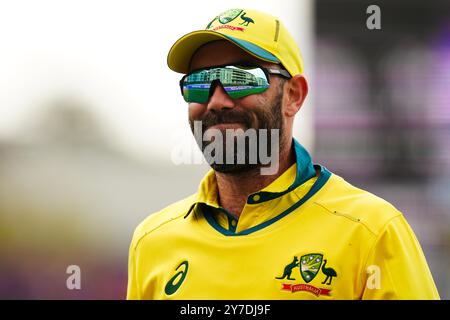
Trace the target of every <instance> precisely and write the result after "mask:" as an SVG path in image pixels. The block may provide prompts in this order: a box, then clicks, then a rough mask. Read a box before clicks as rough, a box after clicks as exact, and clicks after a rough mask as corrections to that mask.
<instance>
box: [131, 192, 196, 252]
mask: <svg viewBox="0 0 450 320" xmlns="http://www.w3.org/2000/svg"><path fill="white" fill-rule="evenodd" d="M196 199H197V194H193V195H191V196H189V197H186V198H184V199H182V200H180V201H177V202H175V203H172V204H170V205H168V206H167V207H165V208H164V209H162V210H160V211H158V212H155V213H152V214H150V215H149V216H148V217H147V218H145V219H144V220H143V221H142V222H141V223H140V224H139V225H138V226H137V227H136V229H135V230H134V234H133V242H134V243H135V245H137V242H138V241H139V240H140V239H141V238H142V237H144V236H145V235H147V234H149V233H151V232H152V231H154V230H156V229H158V228H160V227H161V226H163V225H165V224H166V223H170V222H172V221H175V220H178V219H183V217H184V216H185V215H186V214H187V212H188V211H189V209H190V208H191V206H192V205H193V204H194V203H195V201H196Z"/></svg>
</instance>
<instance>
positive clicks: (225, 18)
mask: <svg viewBox="0 0 450 320" xmlns="http://www.w3.org/2000/svg"><path fill="white" fill-rule="evenodd" d="M242 11H243V10H242V9H230V10H227V11H225V12H223V13H221V14H220V15H218V16H217V17H215V18H214V19H213V20H212V21H211V22H210V23H208V26H207V27H206V29H209V28H211V25H212V24H213V22H214V21H216V20H219V22H220V23H221V24H226V23H229V22H231V21H233V20H234V19H236V18H237V17H239V15H240V14H241V13H242Z"/></svg>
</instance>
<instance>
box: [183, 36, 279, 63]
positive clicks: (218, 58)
mask: <svg viewBox="0 0 450 320" xmlns="http://www.w3.org/2000/svg"><path fill="white" fill-rule="evenodd" d="M242 61H246V62H251V63H255V64H258V65H260V66H263V67H271V66H276V64H274V63H270V62H267V61H263V60H260V59H258V58H256V57H254V56H252V55H251V54H249V53H248V52H246V51H244V50H243V49H241V48H239V47H238V46H237V45H235V44H232V43H231V42H229V41H226V40H219V41H214V42H209V43H207V44H205V45H203V46H201V47H200V48H199V49H197V51H196V52H195V53H194V55H193V56H192V59H191V62H190V65H189V70H195V69H200V68H207V67H211V66H218V65H224V64H232V63H236V62H242Z"/></svg>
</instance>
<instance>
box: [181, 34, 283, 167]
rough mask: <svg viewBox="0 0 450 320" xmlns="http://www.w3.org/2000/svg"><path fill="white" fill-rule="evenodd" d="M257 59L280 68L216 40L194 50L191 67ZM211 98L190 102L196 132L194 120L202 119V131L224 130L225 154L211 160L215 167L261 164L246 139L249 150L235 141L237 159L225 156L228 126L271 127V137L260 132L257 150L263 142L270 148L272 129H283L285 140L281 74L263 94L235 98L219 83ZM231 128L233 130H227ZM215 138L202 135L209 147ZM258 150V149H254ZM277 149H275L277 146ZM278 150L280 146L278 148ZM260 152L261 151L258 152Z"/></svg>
mask: <svg viewBox="0 0 450 320" xmlns="http://www.w3.org/2000/svg"><path fill="white" fill-rule="evenodd" d="M244 61H245V62H249V63H253V64H256V65H259V66H262V67H273V68H277V65H276V64H273V63H269V62H265V61H262V60H259V59H257V58H255V57H253V56H251V55H250V54H248V53H247V52H245V51H244V50H242V49H240V48H239V47H237V46H235V45H233V44H231V43H230V42H228V41H215V42H212V43H209V44H206V45H204V46H203V47H201V48H200V49H199V50H197V52H196V53H195V54H194V56H193V57H192V60H191V65H190V70H195V69H200V68H207V67H213V66H218V65H226V64H239V63H242V62H244ZM212 90H213V91H212V94H211V96H210V99H209V100H208V101H207V102H206V103H193V102H192V103H189V123H190V125H191V129H192V131H193V133H194V121H201V123H202V132H205V131H206V130H210V129H215V130H220V132H221V133H222V136H223V137H224V139H223V148H224V150H225V151H224V157H223V161H222V162H221V163H215V162H213V163H211V167H212V168H213V169H214V170H216V171H219V172H224V173H241V172H246V171H249V170H252V169H254V168H258V167H260V166H261V164H260V163H259V160H258V162H257V163H253V162H252V161H250V160H249V152H250V150H251V148H250V147H249V145H248V143H251V141H249V139H247V141H246V145H245V150H239V148H238V146H236V143H235V141H234V143H233V144H234V147H233V150H234V157H233V161H232V162H229V161H227V160H226V159H225V153H226V152H227V150H229V148H230V145H229V144H227V143H226V141H225V136H226V130H227V129H232V130H237V129H242V130H243V131H246V130H248V129H254V130H255V131H256V132H259V130H260V129H267V136H268V138H267V139H261V137H260V136H259V135H257V141H256V144H257V146H256V150H259V148H261V145H262V144H266V146H264V148H267V149H264V150H269V152H270V151H272V150H270V149H271V148H270V146H271V140H272V139H273V137H272V136H271V129H279V131H278V133H279V135H280V137H279V139H278V140H279V141H280V142H281V141H283V140H282V138H283V137H282V135H283V130H282V129H283V116H282V100H283V80H282V78H281V77H278V76H271V77H270V86H269V88H268V89H267V90H266V91H264V92H263V93H261V94H253V95H249V96H246V97H243V98H239V99H232V98H231V97H229V96H228V94H227V93H226V92H225V91H224V89H223V88H222V87H221V85H219V84H217V85H216V86H215V87H213V89H212ZM227 131H230V130H227ZM210 143H212V141H204V140H203V139H202V143H201V146H200V147H201V149H202V151H205V148H206V147H207V146H208V144H210ZM253 150H255V149H253ZM273 151H275V150H273ZM276 151H277V152H278V148H277V150H276ZM238 152H245V163H243V164H238V163H237V159H236V158H237V153H238ZM258 154H259V152H258Z"/></svg>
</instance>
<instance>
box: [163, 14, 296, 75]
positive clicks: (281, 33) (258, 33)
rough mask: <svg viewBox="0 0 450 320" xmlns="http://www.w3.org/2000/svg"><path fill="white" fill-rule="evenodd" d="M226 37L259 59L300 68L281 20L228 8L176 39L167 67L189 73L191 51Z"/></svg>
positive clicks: (294, 49)
mask: <svg viewBox="0 0 450 320" xmlns="http://www.w3.org/2000/svg"><path fill="white" fill-rule="evenodd" d="M216 40H228V41H230V42H232V43H234V44H235V45H237V46H239V47H240V48H242V49H243V50H245V51H247V52H248V53H250V54H251V55H253V56H255V57H256V58H258V59H261V60H264V61H268V62H273V63H281V64H282V65H283V66H284V67H285V68H286V70H287V71H288V72H289V73H290V74H291V76H295V75H297V74H301V73H302V72H303V60H302V57H301V54H300V50H299V49H298V46H297V44H296V43H295V41H294V39H293V38H292V36H291V35H290V34H289V32H288V30H287V29H286V28H285V27H284V25H283V23H282V22H281V21H280V20H279V19H278V18H276V17H273V16H271V15H269V14H266V13H263V12H259V11H255V10H250V9H230V10H227V11H225V12H223V13H222V14H220V15H218V16H216V17H215V18H214V19H213V20H212V21H211V22H210V23H208V25H207V26H206V28H205V30H199V31H194V32H191V33H188V34H186V35H184V36H183V37H181V38H180V39H178V40H177V41H176V42H175V43H174V44H173V46H172V48H171V49H170V51H169V54H168V56H167V64H168V66H169V68H170V69H172V70H173V71H176V72H179V73H185V74H186V73H188V71H189V70H188V69H189V63H190V61H191V58H192V55H193V54H194V53H195V51H197V49H198V48H200V46H202V45H204V44H206V43H208V42H211V41H216Z"/></svg>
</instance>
